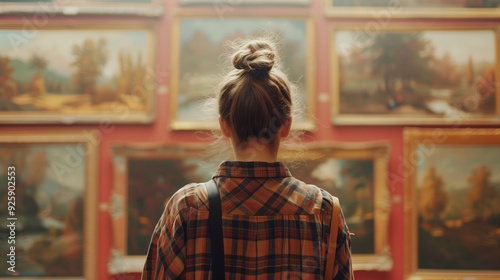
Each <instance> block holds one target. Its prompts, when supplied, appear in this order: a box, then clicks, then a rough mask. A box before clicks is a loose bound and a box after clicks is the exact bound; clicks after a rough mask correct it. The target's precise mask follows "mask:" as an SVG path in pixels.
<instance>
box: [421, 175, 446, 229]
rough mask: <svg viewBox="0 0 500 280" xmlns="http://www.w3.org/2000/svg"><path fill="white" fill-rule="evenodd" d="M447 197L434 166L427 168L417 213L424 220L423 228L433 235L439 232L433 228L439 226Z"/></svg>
mask: <svg viewBox="0 0 500 280" xmlns="http://www.w3.org/2000/svg"><path fill="white" fill-rule="evenodd" d="M447 202H448V196H447V194H446V192H445V190H444V185H443V180H442V179H441V177H440V176H439V175H438V174H437V172H436V168H435V167H434V166H431V167H429V169H428V170H427V172H426V173H425V175H424V179H423V182H422V186H421V188H420V195H419V202H418V208H419V213H420V215H421V216H422V218H423V220H424V224H423V226H424V228H425V229H427V230H429V231H431V230H433V233H434V234H439V232H440V231H439V230H435V229H433V226H436V225H439V224H441V223H440V217H441V214H443V212H444V210H445V208H446V204H447Z"/></svg>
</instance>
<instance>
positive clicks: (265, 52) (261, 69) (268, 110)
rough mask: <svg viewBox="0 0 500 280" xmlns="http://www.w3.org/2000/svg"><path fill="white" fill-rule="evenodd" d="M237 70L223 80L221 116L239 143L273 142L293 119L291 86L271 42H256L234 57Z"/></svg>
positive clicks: (250, 42) (249, 44)
mask: <svg viewBox="0 0 500 280" xmlns="http://www.w3.org/2000/svg"><path fill="white" fill-rule="evenodd" d="M231 61H232V64H233V66H234V69H233V70H232V71H230V72H229V73H228V74H227V75H226V76H225V78H224V79H223V81H222V83H221V86H220V93H219V98H218V103H219V104H218V107H219V115H220V116H221V117H222V119H223V120H224V121H225V122H226V123H227V125H228V126H229V128H230V129H231V131H233V133H235V134H236V136H237V138H238V140H239V141H240V143H243V142H245V141H246V140H248V139H249V138H256V139H259V140H261V141H265V142H266V143H273V142H274V139H275V135H276V133H277V132H278V130H279V129H280V128H281V127H282V125H283V124H284V123H285V121H286V120H287V118H288V117H290V116H291V107H292V97H291V85H290V82H289V81H288V78H287V77H286V75H284V74H283V72H281V71H280V69H279V67H278V65H277V56H276V49H275V46H274V44H273V43H272V42H270V41H268V40H265V39H254V40H251V41H249V42H247V43H245V44H243V45H242V47H241V48H240V49H239V50H237V51H236V52H235V53H234V54H233V55H232V57H231Z"/></svg>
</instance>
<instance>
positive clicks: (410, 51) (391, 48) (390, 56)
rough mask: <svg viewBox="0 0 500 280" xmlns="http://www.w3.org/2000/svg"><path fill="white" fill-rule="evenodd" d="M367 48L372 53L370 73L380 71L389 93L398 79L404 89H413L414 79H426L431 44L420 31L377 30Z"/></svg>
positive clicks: (427, 77)
mask: <svg viewBox="0 0 500 280" xmlns="http://www.w3.org/2000/svg"><path fill="white" fill-rule="evenodd" d="M366 51H367V52H368V53H370V54H372V57H371V58H370V60H371V61H370V62H371V65H372V73H373V74H377V73H379V74H380V75H382V77H383V81H384V92H385V94H387V95H389V96H391V95H394V94H395V84H396V80H397V79H399V80H400V81H401V83H402V87H403V90H404V91H405V92H411V91H412V86H411V85H412V82H413V81H427V80H428V79H429V74H430V67H429V65H428V62H429V60H430V59H431V58H432V48H431V47H430V45H429V43H428V42H427V41H425V40H424V39H422V37H421V34H398V33H386V34H378V35H376V36H375V38H374V40H373V41H372V44H370V45H368V46H367V49H366Z"/></svg>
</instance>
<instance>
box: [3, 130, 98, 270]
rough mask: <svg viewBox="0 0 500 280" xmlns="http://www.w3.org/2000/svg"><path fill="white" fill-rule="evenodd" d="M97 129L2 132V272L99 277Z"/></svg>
mask: <svg viewBox="0 0 500 280" xmlns="http://www.w3.org/2000/svg"><path fill="white" fill-rule="evenodd" d="M97 137H98V136H97V134H96V133H94V132H93V131H85V132H81V131H78V132H77V131H67V130H65V131H64V132H29V131H23V132H18V131H17V132H14V131H2V134H1V135H0V158H1V159H2V160H1V161H0V182H1V185H0V200H1V201H2V203H3V205H4V206H2V208H1V209H0V216H1V217H2V220H3V221H5V223H6V224H8V226H3V227H2V229H1V230H0V235H1V240H2V242H1V243H0V254H1V255H2V258H3V260H4V261H2V262H0V268H1V269H0V278H2V279H12V280H13V279H19V278H22V279H27V280H36V279H52V280H67V279H75V280H76V279H79V280H94V279H97V272H96V267H97V262H96V259H97V246H96V245H97V236H98V235H97V230H96V229H97V228H96V224H97V215H96V211H97V206H96V203H97V191H96V190H97V179H96V178H97V174H96V173H97V170H98V167H97V151H98V148H99V147H97V146H96V145H97V144H96V142H93V141H92V140H91V139H97Z"/></svg>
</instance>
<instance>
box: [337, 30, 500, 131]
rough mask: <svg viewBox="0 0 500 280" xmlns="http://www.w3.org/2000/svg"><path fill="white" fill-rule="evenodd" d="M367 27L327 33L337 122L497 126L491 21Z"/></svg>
mask: <svg viewBox="0 0 500 280" xmlns="http://www.w3.org/2000/svg"><path fill="white" fill-rule="evenodd" d="M367 26H368V25H363V24H360V25H359V26H358V25H352V24H351V25H348V24H338V25H336V26H335V27H334V28H333V29H332V31H331V45H330V50H331V67H330V73H331V81H332V82H331V87H332V88H331V91H332V98H331V102H332V104H331V105H332V122H333V123H334V124H336V125H462V124H463V125H466V124H470V125H472V124H474V125H479V124H481V125H498V124H500V91H498V90H497V89H496V83H495V81H496V80H499V78H500V63H499V62H498V58H499V57H500V55H499V53H500V52H499V51H500V44H499V36H498V31H497V29H496V28H495V27H493V26H491V25H488V26H474V27H457V26H446V25H430V24H427V25H423V24H422V25H419V26H414V25H413V26H410V25H403V24H398V25H395V24H390V25H387V26H379V27H378V28H375V29H370V28H369V27H367ZM363 27H364V29H363ZM458 42H460V43H458ZM476 42H481V43H480V44H477V43H476Z"/></svg>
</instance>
